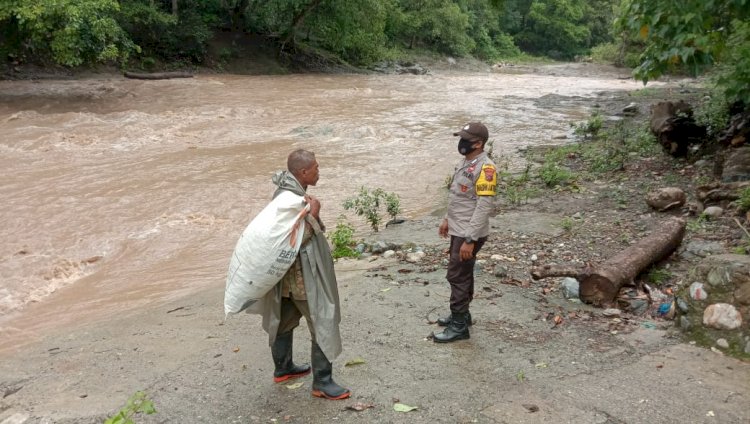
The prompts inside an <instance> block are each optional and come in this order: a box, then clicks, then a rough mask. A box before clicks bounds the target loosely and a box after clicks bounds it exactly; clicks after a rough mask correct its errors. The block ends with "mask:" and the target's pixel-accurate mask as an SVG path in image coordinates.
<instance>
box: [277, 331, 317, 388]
mask: <svg viewBox="0 0 750 424" xmlns="http://www.w3.org/2000/svg"><path fill="white" fill-rule="evenodd" d="M293 334H294V332H293V331H289V332H286V333H281V334H277V335H276V340H274V341H273V345H272V346H271V356H273V364H274V365H275V366H276V369H275V370H274V372H273V381H274V383H281V382H282V381H286V380H289V379H291V378H297V377H302V376H305V375H307V374H310V365H308V364H302V365H294V362H292V343H293V340H294V337H293Z"/></svg>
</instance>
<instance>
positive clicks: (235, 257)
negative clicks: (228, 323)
mask: <svg viewBox="0 0 750 424" xmlns="http://www.w3.org/2000/svg"><path fill="white" fill-rule="evenodd" d="M309 209H310V208H309V206H308V205H307V204H306V203H305V200H304V197H302V196H298V195H296V194H294V193H292V192H290V191H283V192H282V193H281V194H279V195H278V196H276V198H274V199H273V200H272V201H271V202H270V203H269V204H268V205H267V206H266V207H265V208H263V210H262V211H260V213H259V214H258V215H257V216H256V217H255V218H253V220H252V221H251V222H250V224H249V225H248V226H247V228H245V231H243V232H242V235H241V236H240V239H239V240H238V241H237V245H236V246H235V248H234V253H233V254H232V258H231V260H230V261H229V271H228V272H227V284H226V288H225V291H224V313H225V315H229V314H236V313H238V312H241V311H242V310H243V309H245V308H247V307H248V306H250V305H251V304H252V303H254V301H255V300H258V299H260V298H262V297H263V296H264V295H265V294H266V293H267V292H268V291H269V290H270V289H271V288H272V287H273V286H274V285H276V283H278V282H279V281H280V280H281V278H282V277H283V276H284V274H286V272H287V271H288V270H289V267H290V266H291V265H292V263H294V260H295V259H296V257H297V253H298V252H299V249H300V245H301V244H302V235H303V232H304V218H305V215H307V213H308V211H309Z"/></svg>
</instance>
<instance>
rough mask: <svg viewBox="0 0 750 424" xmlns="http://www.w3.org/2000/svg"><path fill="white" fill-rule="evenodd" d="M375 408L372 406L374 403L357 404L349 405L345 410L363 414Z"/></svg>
mask: <svg viewBox="0 0 750 424" xmlns="http://www.w3.org/2000/svg"><path fill="white" fill-rule="evenodd" d="M374 407H375V405H374V404H372V403H368V402H357V403H355V404H354V405H348V406H347V407H346V408H345V409H348V410H350V411H357V412H361V411H364V410H365V409H370V408H374Z"/></svg>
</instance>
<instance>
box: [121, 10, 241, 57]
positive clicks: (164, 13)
mask: <svg viewBox="0 0 750 424" xmlns="http://www.w3.org/2000/svg"><path fill="white" fill-rule="evenodd" d="M120 4H121V10H120V13H119V14H118V15H117V20H118V22H119V23H120V26H121V27H122V28H124V29H125V30H126V31H127V32H128V34H130V37H131V38H132V40H133V41H134V42H135V43H136V44H137V45H138V46H140V47H141V49H142V50H143V54H144V55H146V56H157V57H161V58H163V59H166V60H187V61H189V62H202V61H203V58H204V57H205V53H206V43H207V41H208V40H210V39H211V37H213V31H214V28H216V27H218V26H219V23H220V22H222V21H221V15H222V13H223V12H224V11H223V10H222V9H221V7H220V5H219V3H218V2H215V1H214V2H212V1H201V0H180V1H179V2H178V4H179V6H180V9H179V10H178V13H177V14H174V13H173V11H172V2H171V1H170V0H160V1H151V0H121V1H120ZM228 18H229V17H228V15H227V19H228Z"/></svg>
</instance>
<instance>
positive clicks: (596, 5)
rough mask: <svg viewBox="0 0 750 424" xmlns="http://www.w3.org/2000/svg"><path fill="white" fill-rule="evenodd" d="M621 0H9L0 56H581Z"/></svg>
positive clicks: (196, 59)
mask: <svg viewBox="0 0 750 424" xmlns="http://www.w3.org/2000/svg"><path fill="white" fill-rule="evenodd" d="M620 1H621V0H590V1H584V0H176V1H173V0H34V1H32V0H0V42H2V43H0V54H3V55H8V54H11V55H16V54H18V53H25V54H26V57H27V58H28V59H30V60H36V61H38V62H45V61H46V62H48V61H54V62H56V63H60V64H63V65H67V66H78V65H86V64H93V63H98V62H110V63H111V62H116V61H119V62H120V63H122V62H125V61H126V60H128V59H129V58H136V59H140V60H141V63H142V64H145V63H146V62H147V61H148V63H151V64H153V63H154V62H155V61H157V60H161V61H163V62H167V63H172V62H177V63H178V64H179V65H184V64H188V63H202V62H204V61H205V60H206V57H207V54H208V51H209V49H208V46H209V43H210V42H211V40H212V39H213V38H214V37H215V36H216V35H217V34H219V33H221V32H231V33H232V34H231V37H218V38H217V41H218V42H219V46H220V43H221V42H226V40H227V39H229V38H231V39H233V40H239V39H241V38H242V37H244V36H245V35H247V34H251V35H252V36H253V37H254V38H253V40H261V43H267V44H268V45H269V47H273V48H275V49H276V50H277V51H280V52H291V53H294V52H297V51H299V50H300V49H302V48H305V49H306V48H308V47H312V48H315V49H320V50H324V51H328V52H330V53H331V54H333V55H335V56H337V57H339V58H341V59H343V60H345V61H348V62H350V63H352V64H354V65H359V66H362V65H365V66H366V65H369V64H372V63H373V62H376V61H379V60H383V59H386V58H389V57H393V56H395V55H397V54H398V53H399V52H400V51H404V50H410V49H420V50H429V51H434V52H438V53H441V54H447V55H452V56H457V57H461V56H468V55H472V56H475V57H477V58H480V59H482V60H485V61H488V62H490V61H497V60H502V59H504V58H508V57H513V56H517V55H519V54H520V52H521V50H520V49H519V46H520V47H521V48H522V49H523V50H524V51H526V52H531V53H535V54H549V55H552V56H555V57H559V58H572V57H573V56H574V55H576V54H580V53H582V52H587V51H588V49H589V48H590V47H592V46H593V45H595V44H599V43H602V42H606V41H611V37H612V31H611V21H612V17H613V7H614V6H615V5H617V4H619V3H620ZM691 1H696V0H691ZM735 1H739V0H735ZM735 33H738V34H739V33H741V31H739V30H736V31H735ZM139 55H140V56H139ZM303 57H304V56H303Z"/></svg>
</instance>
